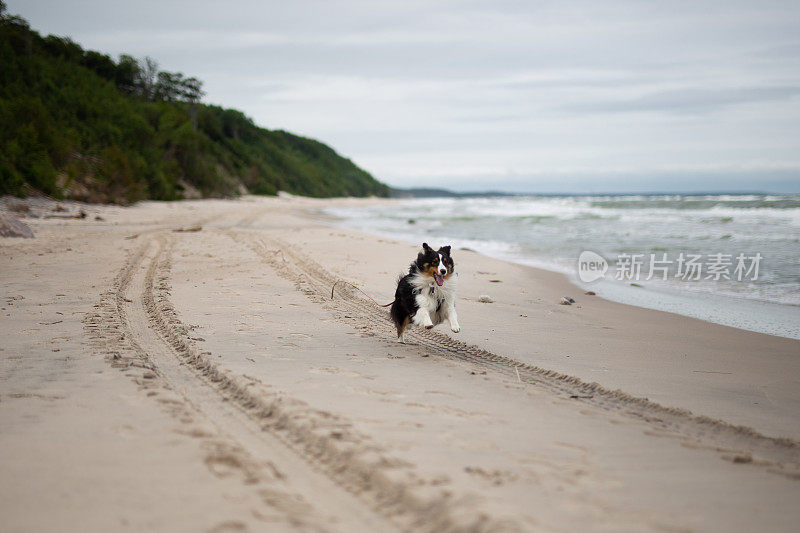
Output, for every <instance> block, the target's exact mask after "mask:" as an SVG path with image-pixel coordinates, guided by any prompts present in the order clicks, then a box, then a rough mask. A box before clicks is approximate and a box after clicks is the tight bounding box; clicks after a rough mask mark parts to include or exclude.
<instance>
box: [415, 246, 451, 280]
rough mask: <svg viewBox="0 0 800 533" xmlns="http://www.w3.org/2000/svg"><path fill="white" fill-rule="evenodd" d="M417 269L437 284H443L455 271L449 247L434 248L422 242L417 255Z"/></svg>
mask: <svg viewBox="0 0 800 533" xmlns="http://www.w3.org/2000/svg"><path fill="white" fill-rule="evenodd" d="M416 265H417V269H418V270H419V271H420V272H421V273H422V275H424V276H430V277H432V278H433V280H434V281H435V282H436V284H437V285H438V286H440V287H441V286H442V284H444V280H446V279H448V278H449V277H450V276H452V275H453V272H455V263H453V258H452V257H450V247H449V246H442V247H441V248H439V249H438V250H434V249H433V248H431V247H430V246H428V243H427V242H423V243H422V251H421V252H420V253H419V255H417V262H416Z"/></svg>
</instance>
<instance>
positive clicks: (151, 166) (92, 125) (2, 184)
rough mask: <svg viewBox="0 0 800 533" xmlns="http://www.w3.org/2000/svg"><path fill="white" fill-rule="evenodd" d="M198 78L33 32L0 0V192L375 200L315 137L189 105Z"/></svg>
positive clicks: (107, 198) (122, 199) (382, 189)
mask: <svg viewBox="0 0 800 533" xmlns="http://www.w3.org/2000/svg"><path fill="white" fill-rule="evenodd" d="M202 96H203V90H202V82H201V81H199V80H197V79H196V78H193V77H186V76H184V75H183V74H182V73H173V72H165V71H160V70H159V67H158V64H157V62H156V61H154V60H153V59H150V58H145V59H136V58H134V57H131V56H127V55H122V56H120V57H119V58H117V59H116V60H114V59H113V58H111V57H109V56H108V55H104V54H102V53H99V52H95V51H92V50H84V49H83V48H82V47H81V46H80V45H78V44H77V43H75V42H73V41H72V40H70V39H69V38H65V37H56V36H53V35H49V36H47V37H42V36H41V35H39V34H38V33H37V32H35V31H33V30H31V28H30V26H29V24H28V23H27V22H26V21H25V20H24V19H22V18H20V17H17V16H13V15H10V14H8V13H7V12H6V6H5V4H4V3H3V2H1V1H0V124H2V128H0V194H13V195H17V196H25V195H28V194H32V193H43V194H46V195H49V196H52V197H54V198H59V199H60V198H70V199H75V200H82V201H89V202H113V203H121V204H127V203H131V202H135V201H137V200H142V199H154V200H175V199H181V198H189V197H227V196H235V195H239V194H246V193H252V194H264V195H274V194H277V192H278V191H286V192H290V193H294V194H299V195H304V196H314V197H329V196H370V195H376V196H386V195H388V194H389V188H388V187H387V186H386V185H384V184H382V183H380V182H379V181H377V180H375V179H374V178H373V177H372V176H371V175H370V174H369V173H368V172H366V171H364V170H362V169H360V168H359V167H357V166H356V165H355V164H353V162H352V161H350V160H349V159H346V158H344V157H341V156H340V155H338V154H337V153H336V152H335V151H334V150H333V149H331V148H330V147H328V146H326V145H325V144H323V143H321V142H318V141H315V140H313V139H307V138H304V137H299V136H297V135H292V134H291V133H288V132H285V131H280V130H267V129H264V128H261V127H258V126H256V125H255V124H254V123H253V121H252V120H251V119H250V118H248V117H247V116H245V115H244V114H243V113H242V112H240V111H237V110H235V109H225V108H222V107H218V106H214V105H206V104H202V103H200V100H201V98H202Z"/></svg>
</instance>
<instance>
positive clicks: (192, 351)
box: [0, 197, 800, 532]
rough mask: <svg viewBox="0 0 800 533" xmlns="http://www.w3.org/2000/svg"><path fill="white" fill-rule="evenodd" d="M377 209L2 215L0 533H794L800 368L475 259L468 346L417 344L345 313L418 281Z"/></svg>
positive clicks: (441, 333) (797, 347)
mask: <svg viewBox="0 0 800 533" xmlns="http://www.w3.org/2000/svg"><path fill="white" fill-rule="evenodd" d="M363 202H384V203H386V205H387V208H391V201H384V200H309V199H302V198H293V197H281V198H255V197H246V198H242V199H239V200H206V201H186V202H181V203H154V202H145V203H141V204H138V205H136V206H133V207H128V208H122V207H110V206H91V205H77V204H68V203H63V204H62V206H63V208H65V209H66V211H55V210H54V209H55V207H56V204H55V203H53V202H47V201H28V202H27V204H28V205H29V206H30V209H29V210H28V211H27V212H25V211H24V209H21V208H15V209H10V207H11V206H13V205H14V204H16V203H19V201H18V200H9V199H5V200H4V201H3V203H2V208H1V209H0V211H2V212H3V214H4V215H5V216H18V215H23V216H24V218H22V219H21V220H22V221H23V222H24V223H25V224H27V225H28V226H29V227H30V228H31V229H32V230H33V232H34V234H35V238H33V239H21V238H4V239H1V240H0V286H1V287H2V292H1V293H0V294H1V295H2V300H1V301H0V306H1V309H0V313H2V314H1V315H0V316H2V320H0V451H2V453H1V454H0V516H2V517H3V518H2V530H3V531H125V530H148V531H153V530H155V531H348V532H349V531H795V530H796V524H797V522H798V520H800V507H798V506H797V502H798V501H800V442H798V441H800V341H796V340H789V339H783V338H779V337H773V336H769V335H763V334H758V333H752V332H746V331H740V330H736V329H732V328H727V327H724V326H718V325H714V324H709V323H706V322H701V321H698V320H694V319H690V318H686V317H681V316H677V315H672V314H668V313H662V312H658V311H652V310H645V309H639V308H635V307H629V306H625V305H621V304H616V303H613V302H609V301H605V300H602V299H600V298H598V297H596V296H588V295H584V294H582V292H581V291H579V290H578V289H576V288H575V287H574V286H572V285H570V284H569V283H568V281H567V280H566V279H565V278H564V277H563V276H561V275H558V274H554V273H551V272H546V271H541V270H536V269H532V268H528V267H523V266H519V265H513V264H509V263H505V262H502V261H498V260H494V259H491V258H488V257H484V256H481V255H479V254H476V253H474V252H471V251H467V250H454V251H453V255H454V258H455V261H456V267H457V270H458V272H459V301H458V310H459V318H460V322H461V326H462V331H461V332H460V333H458V334H454V333H452V332H450V331H449V329H448V328H447V327H446V325H441V326H439V327H437V328H436V329H434V330H431V331H425V330H419V329H416V328H414V329H412V330H410V331H409V334H407V338H408V340H409V343H408V344H405V345H403V344H399V343H397V342H396V339H395V335H394V332H393V328H392V326H391V324H390V323H389V321H388V312H387V311H386V309H384V308H381V307H378V305H376V304H375V303H373V302H372V301H371V300H370V299H368V298H367V297H365V296H364V295H363V294H362V293H360V292H358V291H355V290H353V289H351V288H349V287H348V286H346V285H345V286H342V285H339V286H338V287H337V289H336V293H335V297H334V299H333V300H331V299H330V289H331V286H332V285H333V283H334V282H335V281H337V280H339V279H343V280H346V281H348V282H350V283H353V284H355V285H357V286H358V287H360V288H362V289H363V290H364V291H365V292H367V293H368V294H369V295H370V296H371V297H372V298H374V299H375V300H376V301H377V302H379V303H381V304H383V303H388V302H390V301H391V299H392V298H393V292H394V280H395V279H396V276H397V274H399V273H400V272H401V271H402V270H403V269H405V268H406V267H407V265H408V263H409V262H410V260H411V259H412V258H413V257H414V256H415V254H416V248H415V247H414V246H410V245H408V244H405V243H400V242H396V241H392V240H390V239H386V238H379V237H374V236H370V235H365V234H361V233H358V232H354V231H349V230H343V229H340V228H337V227H336V226H335V225H334V224H335V221H334V220H331V219H329V218H327V217H325V216H322V215H319V214H318V213H317V210H319V209H320V208H321V207H324V206H326V205H334V204H338V205H358V204H359V203H363ZM80 210H83V211H84V212H85V213H86V217H85V218H65V217H68V216H70V215H74V214H79V212H80ZM32 215H35V216H38V217H39V218H35V217H34V216H32ZM46 215H58V218H45V216H46ZM431 244H433V245H436V246H438V245H443V244H447V243H438V242H437V243H431ZM497 280H499V281H497ZM481 295H489V296H490V297H491V299H492V303H483V302H481V301H480V296H481ZM565 295H568V296H572V297H573V298H575V300H576V303H575V305H572V306H562V305H559V300H560V298H561V297H562V296H565Z"/></svg>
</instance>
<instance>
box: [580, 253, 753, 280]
mask: <svg viewBox="0 0 800 533" xmlns="http://www.w3.org/2000/svg"><path fill="white" fill-rule="evenodd" d="M762 259H763V256H762V255H761V254H760V253H755V254H745V253H740V254H738V255H734V254H725V253H711V254H690V253H683V252H681V253H679V254H678V255H677V257H675V256H673V257H669V255H668V254H667V253H660V254H652V253H651V254H627V253H623V254H619V255H618V256H617V258H616V261H615V263H614V266H615V272H614V279H616V280H620V281H641V280H645V281H649V280H652V279H660V280H667V279H680V280H684V281H699V280H712V281H720V280H729V281H756V280H758V273H759V267H760V265H761V260H762ZM608 269H609V266H608V262H607V261H606V260H605V258H603V257H602V256H601V255H599V254H597V253H595V252H592V251H589V250H586V251H584V252H581V255H580V256H579V257H578V277H579V278H580V280H581V281H583V282H584V283H590V282H592V281H595V280H598V279H601V278H603V277H605V274H606V272H607V271H608Z"/></svg>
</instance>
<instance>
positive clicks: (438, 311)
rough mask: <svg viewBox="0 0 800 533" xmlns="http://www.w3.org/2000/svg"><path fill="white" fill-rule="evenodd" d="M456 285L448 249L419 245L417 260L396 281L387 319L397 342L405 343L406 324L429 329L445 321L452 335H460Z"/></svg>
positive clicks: (456, 276)
mask: <svg viewBox="0 0 800 533" xmlns="http://www.w3.org/2000/svg"><path fill="white" fill-rule="evenodd" d="M457 281H458V274H456V273H455V264H454V263H453V258H452V257H450V247H449V246H442V247H441V248H439V249H438V250H434V249H433V248H431V247H430V246H428V243H425V242H424V243H422V251H421V252H420V253H419V254H418V255H417V260H416V261H414V262H413V263H411V266H410V267H409V269H408V274H406V275H404V276H402V277H400V279H398V280H397V290H396V291H395V293H394V303H392V309H391V316H392V321H393V322H394V324H395V326H396V327H397V338H398V339H399V341H400V342H402V343H405V330H406V326H408V322H409V320H410V321H411V322H412V323H414V324H417V325H419V326H423V327H425V328H427V329H431V328H432V327H433V326H436V325H437V324H441V323H442V322H444V320H445V319H447V321H448V322H450V329H451V330H453V332H455V333H458V332H459V331H461V326H459V325H458V315H456V282H457Z"/></svg>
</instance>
